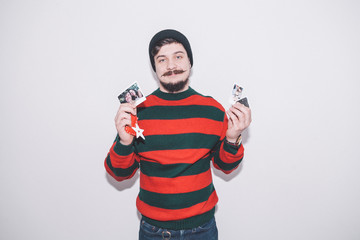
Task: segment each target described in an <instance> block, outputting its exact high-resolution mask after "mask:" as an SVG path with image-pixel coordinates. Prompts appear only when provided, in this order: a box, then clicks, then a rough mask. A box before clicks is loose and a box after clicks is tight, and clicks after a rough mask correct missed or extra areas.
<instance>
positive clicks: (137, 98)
mask: <svg viewBox="0 0 360 240" xmlns="http://www.w3.org/2000/svg"><path fill="white" fill-rule="evenodd" d="M118 99H119V101H120V103H135V105H136V106H137V105H139V104H140V103H142V102H143V101H145V100H146V97H145V96H144V94H143V92H142V91H141V89H140V87H139V85H138V83H137V82H135V83H133V84H132V85H131V86H130V87H128V88H127V89H126V90H125V91H123V92H122V93H121V94H120V95H119V96H118Z"/></svg>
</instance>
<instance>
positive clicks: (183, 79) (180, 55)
mask: <svg viewBox="0 0 360 240" xmlns="http://www.w3.org/2000/svg"><path fill="white" fill-rule="evenodd" d="M154 60H155V68H156V75H157V77H158V79H159V81H160V90H161V91H163V92H171V93H176V92H182V91H185V90H187V89H188V88H189V82H188V79H189V76H190V70H191V64H190V60H189V58H188V56H187V53H186V50H185V48H184V47H183V45H182V44H180V43H171V44H167V45H164V46H162V47H161V48H160V51H159V52H158V53H157V54H156V55H155V56H154Z"/></svg>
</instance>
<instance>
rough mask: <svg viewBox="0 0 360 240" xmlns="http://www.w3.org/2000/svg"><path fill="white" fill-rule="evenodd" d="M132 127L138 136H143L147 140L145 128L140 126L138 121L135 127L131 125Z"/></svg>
mask: <svg viewBox="0 0 360 240" xmlns="http://www.w3.org/2000/svg"><path fill="white" fill-rule="evenodd" d="M131 128H132V129H133V130H134V131H135V133H136V138H139V137H142V138H143V139H144V140H145V137H144V134H143V132H144V129H141V128H139V125H138V124H137V123H136V124H135V127H131Z"/></svg>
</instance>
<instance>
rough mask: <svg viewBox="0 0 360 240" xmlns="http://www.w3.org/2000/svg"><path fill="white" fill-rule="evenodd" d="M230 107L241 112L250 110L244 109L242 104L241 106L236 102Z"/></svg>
mask: <svg viewBox="0 0 360 240" xmlns="http://www.w3.org/2000/svg"><path fill="white" fill-rule="evenodd" d="M232 106H233V107H234V108H236V109H238V110H240V111H242V112H243V111H246V110H248V109H250V108H248V107H246V106H245V105H244V104H241V103H239V102H236V103H235V104H233V105H232Z"/></svg>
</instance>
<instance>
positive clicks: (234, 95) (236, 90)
mask: <svg viewBox="0 0 360 240" xmlns="http://www.w3.org/2000/svg"><path fill="white" fill-rule="evenodd" d="M242 92H243V88H242V87H240V86H239V85H237V84H236V83H235V84H234V86H233V89H232V92H231V97H230V103H231V104H234V103H236V102H237V101H239V100H240V99H241V94H242Z"/></svg>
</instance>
